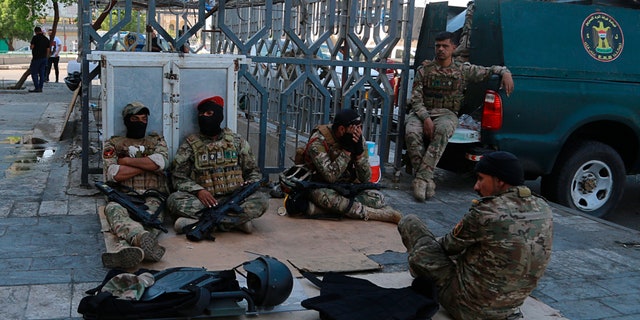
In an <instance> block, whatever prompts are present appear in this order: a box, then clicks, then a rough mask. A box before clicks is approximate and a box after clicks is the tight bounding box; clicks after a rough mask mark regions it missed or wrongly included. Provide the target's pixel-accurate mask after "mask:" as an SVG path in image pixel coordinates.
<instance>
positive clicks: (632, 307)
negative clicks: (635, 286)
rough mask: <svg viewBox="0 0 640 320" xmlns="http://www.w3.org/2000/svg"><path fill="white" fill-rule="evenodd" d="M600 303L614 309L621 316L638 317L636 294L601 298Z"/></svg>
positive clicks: (638, 296) (639, 297)
mask: <svg viewBox="0 0 640 320" xmlns="http://www.w3.org/2000/svg"><path fill="white" fill-rule="evenodd" d="M600 301H602V303H604V304H606V305H608V306H609V307H611V309H615V310H617V311H619V312H621V313H623V314H637V315H640V294H638V292H636V293H634V294H625V295H617V296H615V297H605V298H601V299H600Z"/></svg>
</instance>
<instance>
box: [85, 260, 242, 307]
mask: <svg viewBox="0 0 640 320" xmlns="http://www.w3.org/2000/svg"><path fill="white" fill-rule="evenodd" d="M124 272H125V271H123V270H118V269H113V270H111V271H109V273H107V275H106V276H105V278H104V280H103V282H102V284H100V285H99V286H98V287H96V288H93V289H91V290H88V291H87V292H86V293H87V294H89V296H87V297H84V298H82V300H81V301H80V304H79V305H78V313H80V314H82V315H83V318H84V319H144V318H168V317H194V316H199V315H202V314H205V312H207V308H208V307H209V305H210V303H211V293H213V292H241V289H240V286H239V284H238V281H237V280H236V275H235V271H234V270H223V271H207V270H206V269H204V268H190V267H178V268H170V269H166V270H162V271H154V270H147V269H140V270H138V271H136V272H134V274H136V275H139V274H142V273H144V272H149V273H151V274H153V275H154V278H155V283H154V285H152V286H150V287H149V288H147V289H146V290H145V292H144V294H143V296H142V298H141V299H140V300H124V299H118V298H117V297H116V296H113V295H112V294H111V293H109V292H100V291H101V289H102V287H104V285H105V284H106V283H107V282H108V281H109V280H110V279H111V278H113V277H114V276H116V275H118V274H121V273H124Z"/></svg>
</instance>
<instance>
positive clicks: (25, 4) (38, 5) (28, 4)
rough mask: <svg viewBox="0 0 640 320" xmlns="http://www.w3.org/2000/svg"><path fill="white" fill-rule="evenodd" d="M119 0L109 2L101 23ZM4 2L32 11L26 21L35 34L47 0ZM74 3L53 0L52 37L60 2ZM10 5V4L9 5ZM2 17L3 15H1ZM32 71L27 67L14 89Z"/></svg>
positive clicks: (70, 0)
mask: <svg viewBox="0 0 640 320" xmlns="http://www.w3.org/2000/svg"><path fill="white" fill-rule="evenodd" d="M117 2H118V1H117V0H111V2H110V3H109V5H108V6H107V7H106V8H105V9H104V11H103V12H102V14H101V15H100V17H99V18H98V21H100V23H102V21H104V18H105V17H106V16H107V15H108V14H109V12H110V11H111V9H113V7H114V6H115V4H116V3H117ZM2 3H7V4H8V6H7V8H8V9H12V8H13V9H17V8H25V9H27V10H28V11H29V12H30V13H29V15H27V17H26V18H24V19H26V21H28V22H29V35H32V34H33V26H34V22H35V21H36V19H37V18H38V17H39V16H40V15H42V14H43V13H44V9H45V8H46V4H47V0H26V1H25V0H0V4H2ZM73 3H77V1H76V0H52V9H53V25H52V27H51V30H52V31H51V32H52V34H51V39H53V38H54V37H55V36H56V31H57V30H56V29H57V28H58V21H59V20H60V10H59V4H64V5H70V4H73ZM9 5H10V6H9ZM0 8H2V6H0ZM1 12H6V11H4V10H3V11H1ZM0 18H1V16H0ZM101 19H102V20H101ZM3 20H4V19H0V26H1V25H2V22H3ZM98 21H96V24H94V25H93V28H94V29H96V30H97V28H96V26H99V25H100V23H97V22H98ZM0 34H4V32H3V30H2V29H0ZM28 39H29V38H26V39H25V40H28ZM29 74H30V71H29V69H27V70H26V71H25V73H24V74H23V75H22V77H20V80H18V82H17V83H16V84H15V86H14V87H13V88H14V89H20V88H22V85H24V82H25V81H26V80H27V77H28V76H29Z"/></svg>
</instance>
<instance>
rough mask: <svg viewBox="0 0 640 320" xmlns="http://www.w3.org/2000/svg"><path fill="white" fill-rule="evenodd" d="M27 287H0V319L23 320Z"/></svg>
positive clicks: (27, 294)
mask: <svg viewBox="0 0 640 320" xmlns="http://www.w3.org/2000/svg"><path fill="white" fill-rule="evenodd" d="M28 298H29V286H13V287H5V286H1V287H0V301H1V303H2V308H0V319H24V314H25V311H26V310H27V299H28Z"/></svg>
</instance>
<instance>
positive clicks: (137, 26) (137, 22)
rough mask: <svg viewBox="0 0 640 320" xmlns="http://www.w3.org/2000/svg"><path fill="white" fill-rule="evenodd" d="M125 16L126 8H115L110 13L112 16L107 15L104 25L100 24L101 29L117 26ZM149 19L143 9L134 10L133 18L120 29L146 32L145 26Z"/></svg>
mask: <svg viewBox="0 0 640 320" xmlns="http://www.w3.org/2000/svg"><path fill="white" fill-rule="evenodd" d="M124 18H125V11H124V10H115V9H114V10H113V11H111V13H110V17H107V18H106V19H105V20H104V22H102V25H100V30H111V28H113V26H115V25H116V24H117V23H118V22H119V21H121V20H123V19H124ZM146 21H147V15H146V13H144V12H141V11H135V10H133V11H132V12H131V20H130V21H129V22H128V23H127V24H126V25H125V26H124V27H123V28H122V29H120V31H133V32H141V33H144V32H145V26H146Z"/></svg>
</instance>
